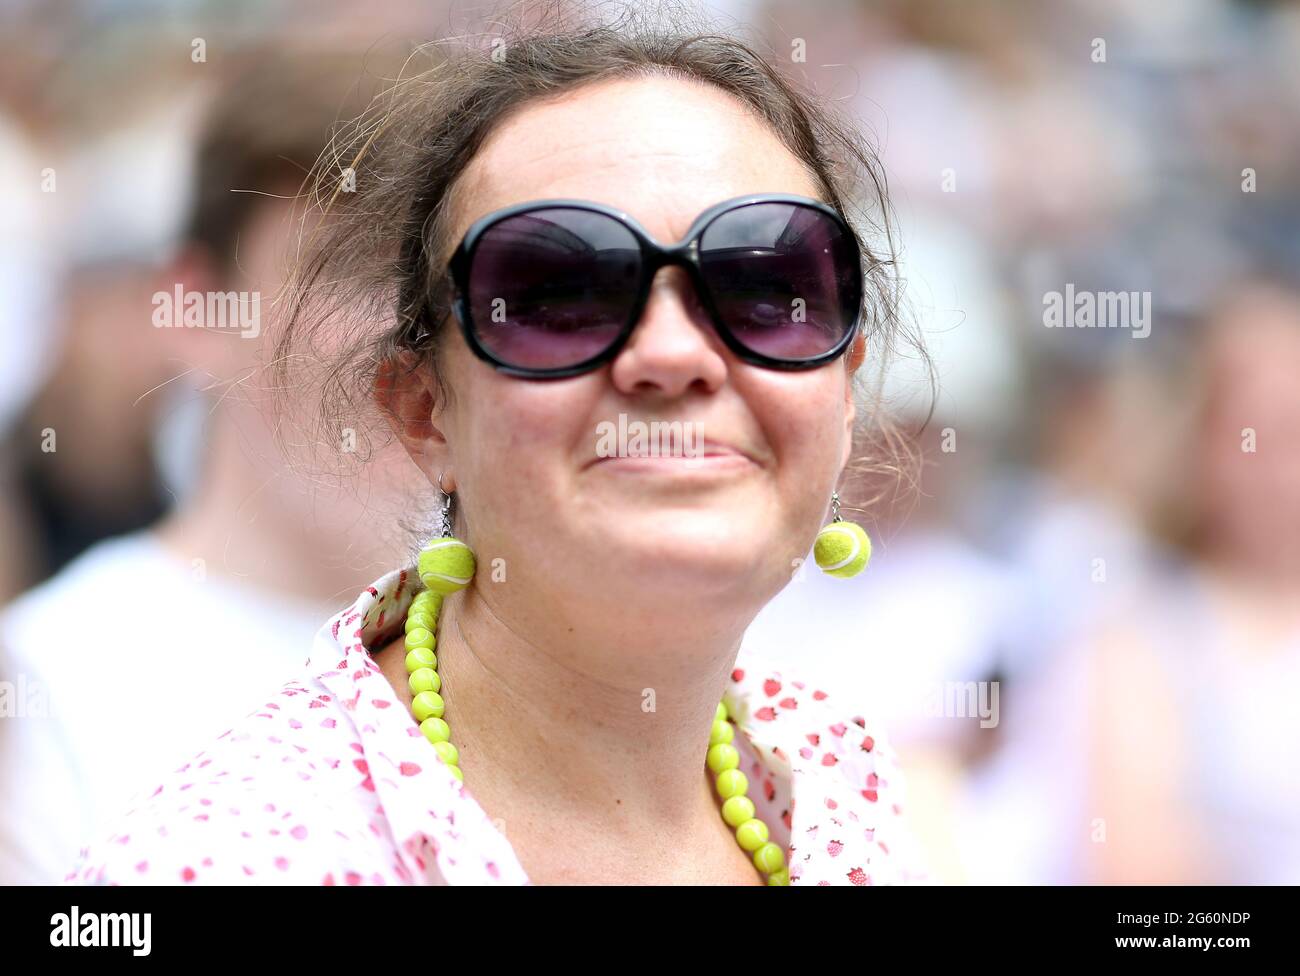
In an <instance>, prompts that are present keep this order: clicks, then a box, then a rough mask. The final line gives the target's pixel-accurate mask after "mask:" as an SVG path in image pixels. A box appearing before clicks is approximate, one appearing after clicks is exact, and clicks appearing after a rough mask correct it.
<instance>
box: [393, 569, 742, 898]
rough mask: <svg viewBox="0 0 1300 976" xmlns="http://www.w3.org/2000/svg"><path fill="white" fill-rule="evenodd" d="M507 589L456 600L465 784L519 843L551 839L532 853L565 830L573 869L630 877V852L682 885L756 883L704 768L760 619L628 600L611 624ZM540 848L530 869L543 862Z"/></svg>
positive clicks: (483, 583)
mask: <svg viewBox="0 0 1300 976" xmlns="http://www.w3.org/2000/svg"><path fill="white" fill-rule="evenodd" d="M486 571H489V567H488V566H486V565H485V566H483V567H482V568H481V569H480V573H485V572H486ZM505 586H506V584H493V583H491V582H490V581H489V580H486V579H485V580H479V579H477V578H476V580H475V583H474V584H473V585H472V586H471V587H470V588H468V589H466V590H465V591H462V592H461V593H460V594H457V595H454V596H452V597H449V598H448V599H447V600H446V601H445V602H444V604H443V609H442V613H441V615H440V618H439V622H438V647H437V651H438V660H439V674H440V675H441V676H442V678H443V681H444V683H443V691H442V694H443V698H444V700H445V702H446V706H447V712H446V718H447V721H448V723H449V724H450V725H451V728H452V741H453V742H454V743H455V745H456V747H457V749H458V750H459V752H460V754H461V760H462V761H461V768H462V770H464V772H465V777H466V784H467V786H468V787H469V789H470V791H471V793H472V794H473V795H474V797H475V799H476V800H477V801H478V802H479V803H480V805H481V806H483V808H484V809H485V810H487V811H488V812H489V814H490V815H492V816H500V817H501V818H502V819H503V820H505V825H504V826H505V828H506V833H507V836H508V837H510V839H511V841H512V843H513V844H515V845H516V850H521V849H529V844H528V841H527V840H526V839H525V838H528V837H529V836H530V835H533V836H536V837H538V838H539V844H538V845H533V846H532V848H531V849H532V850H534V851H537V850H538V849H539V845H540V847H543V848H544V847H549V846H552V845H550V844H546V843H545V842H543V841H541V838H543V837H545V836H548V835H549V836H550V837H551V838H555V837H556V836H557V830H556V827H555V825H556V824H564V825H565V831H564V835H565V838H566V840H565V843H564V848H565V850H564V851H563V852H561V853H563V856H564V857H567V858H568V860H569V862H570V863H572V862H573V860H574V854H573V852H574V851H575V850H581V851H583V852H584V857H586V858H588V859H589V861H601V860H602V859H605V858H607V863H608V864H609V865H614V864H622V865H623V866H624V867H625V868H627V869H629V870H631V869H632V868H631V867H629V866H628V865H629V862H628V858H629V857H633V856H635V855H638V854H640V855H644V856H647V857H649V858H651V859H652V860H653V861H654V862H655V867H656V868H657V869H659V870H662V871H663V872H664V873H665V875H673V876H676V877H678V878H680V877H682V876H686V875H689V874H691V872H692V871H707V872H709V873H711V876H712V877H714V878H715V879H717V878H718V875H719V874H720V873H721V872H724V871H725V872H727V873H728V875H729V877H730V879H734V878H736V877H741V878H742V879H743V878H744V877H745V872H746V871H748V872H750V873H752V874H753V875H754V877H755V878H757V872H755V871H754V869H753V867H752V866H751V865H749V864H748V863H747V858H745V857H744V855H743V852H741V851H740V850H739V848H738V847H737V845H736V843H735V841H734V840H733V839H732V838H731V832H730V829H729V828H727V827H726V825H725V824H724V823H723V822H722V820H721V817H720V815H719V812H718V809H719V808H718V805H717V801H716V800H715V798H714V794H713V788H712V776H706V775H705V765H704V760H705V754H706V752H707V749H708V741H709V732H710V729H711V727H712V721H713V718H714V713H715V711H716V709H717V705H718V702H719V701H720V699H721V697H722V693H723V691H724V689H725V687H726V684H727V681H728V676H729V675H730V673H731V670H732V668H733V667H734V665H735V661H736V656H737V653H738V651H739V647H740V640H741V637H742V636H743V634H744V629H745V626H747V624H748V622H749V620H750V619H752V616H753V613H752V612H733V613H726V612H719V610H718V607H717V606H716V605H715V606H713V607H712V608H710V609H709V610H707V611H706V610H705V609H704V608H703V607H693V606H683V605H681V603H678V604H677V605H675V606H674V607H673V612H672V613H670V614H668V613H664V612H663V610H662V608H649V607H646V606H645V605H644V604H634V603H630V602H628V603H624V604H621V605H619V607H620V615H619V616H618V617H617V618H614V617H612V616H610V617H605V618H600V617H597V616H595V615H594V614H593V610H597V609H599V608H600V605H599V604H594V603H593V601H591V600H587V601H586V602H585V603H583V602H582V601H579V602H577V603H576V604H575V603H572V602H568V601H563V600H560V601H554V602H548V603H546V604H543V605H535V606H532V607H517V606H512V605H510V604H509V603H508V602H505V601H504V599H503V594H504V593H505V592H506V590H505ZM571 606H577V607H579V608H580V609H579V611H578V613H576V614H575V613H570V612H566V610H565V609H564V608H565V607H571ZM754 612H756V610H755V611H754ZM399 646H400V644H399ZM660 838H672V843H671V844H668V845H665V844H663V843H662V842H661V841H660V840H659V839H660ZM552 843H553V842H552ZM537 856H538V858H539V860H535V861H534V862H533V863H532V864H531V865H528V864H526V865H525V869H526V870H528V871H529V873H530V875H534V874H535V873H539V872H540V868H541V865H543V864H544V863H545V862H544V859H542V858H541V855H540V854H539V855H537ZM557 856H560V855H559V854H558V853H557ZM669 862H672V863H669ZM591 866H592V864H591V863H587V864H580V865H577V867H578V868H579V869H585V868H587V867H591ZM642 867H644V865H643V866H642ZM638 870H639V869H638ZM639 876H640V877H642V878H645V877H646V875H645V873H642V874H640V875H639ZM713 883H717V881H716V880H715V881H714V882H713Z"/></svg>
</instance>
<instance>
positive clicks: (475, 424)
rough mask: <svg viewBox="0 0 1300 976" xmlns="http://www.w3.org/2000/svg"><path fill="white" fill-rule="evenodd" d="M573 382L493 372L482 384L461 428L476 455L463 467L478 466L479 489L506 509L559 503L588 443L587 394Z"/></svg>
mask: <svg viewBox="0 0 1300 976" xmlns="http://www.w3.org/2000/svg"><path fill="white" fill-rule="evenodd" d="M570 386H571V384H570V383H569V382H568V381H558V382H549V383H534V382H529V381H526V380H516V379H511V378H510V377H505V376H496V375H493V376H492V377H491V379H490V380H488V381H487V382H483V383H481V384H480V386H479V388H478V389H477V390H476V392H475V396H474V400H473V403H472V405H471V410H470V413H471V414H472V417H471V419H470V421H469V423H468V424H467V426H466V429H465V430H464V431H462V433H461V437H462V438H463V443H464V444H466V445H468V453H469V455H470V457H471V458H472V460H470V462H469V463H468V464H467V465H463V467H464V468H465V469H466V470H469V469H472V470H473V471H474V472H475V475H476V477H475V481H476V482H477V486H476V488H477V490H478V491H481V492H486V493H490V494H491V495H492V496H493V497H495V498H497V499H499V500H500V501H501V503H502V506H503V507H502V509H501V510H502V511H507V512H513V513H518V512H520V511H522V510H524V509H531V508H534V507H537V506H539V505H551V504H554V496H555V495H556V494H557V493H559V492H562V491H563V490H564V485H565V484H566V483H567V481H566V479H567V478H568V477H569V469H570V468H573V467H575V466H576V465H577V463H578V460H577V454H578V452H579V451H580V450H581V449H582V447H583V445H582V435H583V430H582V429H579V425H580V424H582V420H581V418H584V417H586V416H587V415H588V407H587V406H586V399H585V397H580V396H576V395H574V391H573V390H571V389H570V388H569V387H570ZM593 444H594V441H593ZM503 474H508V477H503V476H502V475H503ZM467 487H468V486H467Z"/></svg>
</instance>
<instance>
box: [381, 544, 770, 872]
mask: <svg viewBox="0 0 1300 976" xmlns="http://www.w3.org/2000/svg"><path fill="white" fill-rule="evenodd" d="M444 531H446V530H445V529H444ZM474 569H475V560H474V553H473V552H472V551H471V550H470V548H469V547H468V546H466V545H465V543H463V542H461V541H460V540H459V539H456V538H454V537H452V536H451V535H444V536H441V537H440V538H437V539H433V540H431V541H430V542H429V543H428V544H427V545H425V547H424V549H423V550H421V552H420V559H419V571H420V579H421V580H422V581H423V582H424V585H425V586H426V587H428V589H426V590H423V591H421V592H420V593H418V594H416V596H415V598H414V599H413V600H412V601H411V606H410V608H409V609H408V610H407V613H406V673H407V675H408V676H409V677H408V678H407V685H408V687H409V688H410V689H411V695H412V701H411V712H412V713H413V714H414V716H415V721H416V722H418V723H419V725H420V731H421V732H423V733H424V736H425V738H426V739H428V740H429V741H430V742H431V743H432V744H433V748H434V751H435V752H437V754H438V758H440V759H441V760H442V761H443V762H444V763H446V764H447V766H448V768H449V769H450V770H451V773H452V775H453V776H455V777H456V778H457V779H458V780H460V781H461V782H462V783H463V782H464V781H465V777H464V774H463V773H461V770H460V766H459V765H458V762H459V760H460V753H459V752H458V751H457V750H456V747H455V746H454V745H452V744H451V727H450V726H448V725H447V723H446V722H445V721H444V720H443V713H444V712H445V710H446V703H445V702H444V701H443V698H442V695H440V694H439V693H438V692H439V691H440V690H441V689H442V679H441V678H440V677H438V656H437V655H436V654H435V653H434V647H435V646H436V645H437V638H436V637H435V636H434V633H435V631H436V629H437V626H438V615H439V612H440V611H441V609H442V598H443V596H444V595H446V594H450V593H454V592H455V591H457V590H460V589H463V588H464V587H465V586H467V585H469V581H470V579H472V578H473V575H474ZM735 735H736V730H735V726H734V724H733V721H732V718H731V716H730V715H729V714H728V712H727V706H726V703H725V702H718V709H717V712H716V713H715V714H714V716H713V729H712V731H711V732H710V733H709V750H708V753H707V755H706V757H705V762H706V764H707V765H708V767H709V771H710V772H711V773H713V775H714V777H715V778H714V787H715V789H716V790H717V791H718V796H719V797H720V798H721V799H722V819H723V820H725V821H726V823H727V826H729V827H731V828H732V829H733V830H734V831H735V834H736V843H738V844H739V845H740V846H741V849H742V850H744V851H745V852H746V853H748V854H750V855H751V859H752V860H753V862H754V867H756V868H758V870H759V872H760V873H761V874H762V875H764V876H765V877H766V879H767V883H768V884H769V885H788V884H789V883H790V872H789V869H788V868H786V866H785V852H784V851H782V850H781V847H780V845H778V844H774V843H772V841H771V840H769V839H768V838H769V835H770V834H769V831H768V829H767V824H766V823H764V822H763V821H762V820H760V819H759V818H757V817H755V816H754V803H753V801H752V800H750V798H749V797H748V796H747V795H746V794H747V792H748V789H749V780H748V778H747V777H746V776H745V774H744V773H743V772H741V770H740V753H739V752H738V751H737V749H736V747H735V746H734V745H732V741H733V740H734V738H735Z"/></svg>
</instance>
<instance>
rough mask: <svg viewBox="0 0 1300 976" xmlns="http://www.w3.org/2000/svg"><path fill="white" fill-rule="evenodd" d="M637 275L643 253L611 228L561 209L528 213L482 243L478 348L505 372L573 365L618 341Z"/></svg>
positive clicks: (476, 272)
mask: <svg viewBox="0 0 1300 976" xmlns="http://www.w3.org/2000/svg"><path fill="white" fill-rule="evenodd" d="M640 277H641V249H640V246H639V245H638V244H637V240H636V238H635V237H634V236H633V235H632V232H631V231H629V230H628V229H627V228H626V227H625V226H623V224H621V223H619V222H618V221H617V220H615V219H613V218H612V217H609V216H607V215H605V214H600V213H594V212H592V211H589V210H577V209H571V208H565V207H554V208H547V209H542V210H532V211H529V212H527V213H522V214H518V215H516V216H514V217H507V218H505V219H504V220H501V221H498V222H497V223H495V224H493V225H492V226H491V227H490V228H488V229H487V230H486V231H485V232H484V233H483V235H482V236H481V237H480V238H479V240H478V243H477V245H476V246H475V248H474V253H473V257H472V260H471V263H470V271H469V282H468V286H469V287H468V296H467V300H468V302H469V312H470V320H471V322H472V323H473V326H474V330H475V334H476V336H477V338H478V341H479V342H480V343H481V344H482V345H483V347H484V348H486V349H487V350H488V352H490V353H491V354H492V355H493V356H495V357H496V358H497V359H498V360H500V361H501V362H504V363H506V364H508V365H510V366H518V367H523V368H527V369H564V368H567V367H570V366H576V365H578V364H579V363H583V362H585V361H586V360H588V359H591V358H592V357H594V356H598V355H599V354H600V353H602V352H604V351H605V350H606V349H608V348H609V346H610V344H611V343H613V342H614V340H615V339H617V338H618V336H619V333H620V332H622V330H623V327H624V326H625V325H626V324H627V320H628V317H629V315H630V314H631V311H632V305H633V303H634V302H635V299H636V293H637V286H638V283H639V281H640Z"/></svg>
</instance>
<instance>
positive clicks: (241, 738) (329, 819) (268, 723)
mask: <svg viewBox="0 0 1300 976" xmlns="http://www.w3.org/2000/svg"><path fill="white" fill-rule="evenodd" d="M360 753H361V750H360V744H359V742H358V741H357V735H356V730H355V728H354V727H353V724H352V720H351V717H350V715H349V713H348V711H347V709H346V708H344V707H343V706H342V704H341V703H339V702H338V701H336V700H335V699H334V697H333V696H332V695H331V693H330V692H329V691H327V690H326V689H325V687H324V686H323V685H322V684H320V683H319V682H317V681H315V680H314V679H312V678H309V677H304V678H303V679H302V680H295V681H291V682H289V683H288V684H286V685H285V686H284V687H283V688H281V689H280V691H279V692H278V693H276V694H274V695H271V696H269V697H268V699H267V701H266V702H265V703H264V704H263V706H262V707H260V708H258V709H256V710H255V711H253V712H251V713H250V714H248V715H247V716H245V717H244V718H243V719H241V720H239V721H238V722H236V723H235V724H234V725H232V726H231V728H229V729H227V730H226V731H225V732H223V733H222V734H221V735H220V736H218V737H217V738H216V739H215V740H214V741H213V742H211V743H210V744H209V745H208V746H207V747H206V748H205V749H203V750H202V751H200V752H199V753H198V754H197V755H195V756H194V757H193V758H192V759H190V760H189V761H188V762H186V763H184V764H183V765H181V766H180V767H178V768H176V769H174V770H172V771H170V772H168V773H167V774H165V775H164V776H162V777H161V778H160V779H159V780H158V781H156V785H152V786H148V787H146V788H145V789H144V790H142V791H141V792H140V793H138V794H137V795H136V797H135V805H134V806H133V807H132V808H131V809H130V810H128V811H127V813H126V814H125V815H124V816H123V817H121V818H120V819H119V820H118V822H117V827H116V829H115V830H114V831H113V832H112V834H111V835H109V836H108V837H107V838H106V839H104V840H103V841H102V842H100V843H99V844H97V845H92V846H91V847H90V848H89V849H87V850H84V851H83V852H82V856H81V858H80V860H79V862H78V864H77V865H76V866H75V868H74V869H73V871H72V872H70V873H69V874H68V876H67V877H66V878H65V881H67V882H73V883H83V884H110V885H111V884H250V883H252V884H257V883H263V884H320V883H331V880H330V879H331V877H333V878H334V879H335V880H337V881H338V882H339V883H344V879H345V877H346V876H347V875H348V874H349V873H351V872H352V871H353V870H354V868H353V866H354V865H357V866H360V865H368V866H369V868H368V870H369V871H373V867H374V865H375V864H376V863H387V862H386V861H377V857H376V847H377V846H382V836H383V831H382V830H380V829H379V826H378V824H377V823H376V820H377V818H378V816H379V813H380V811H379V809H378V808H379V805H378V803H377V801H376V799H375V793H374V786H373V783H371V782H370V776H369V773H368V771H367V769H366V764H365V761H364V760H362V759H361V758H360ZM390 860H391V859H390ZM357 869H358V870H359V867H358V868H357ZM366 880H370V876H369V874H367V875H366Z"/></svg>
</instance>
